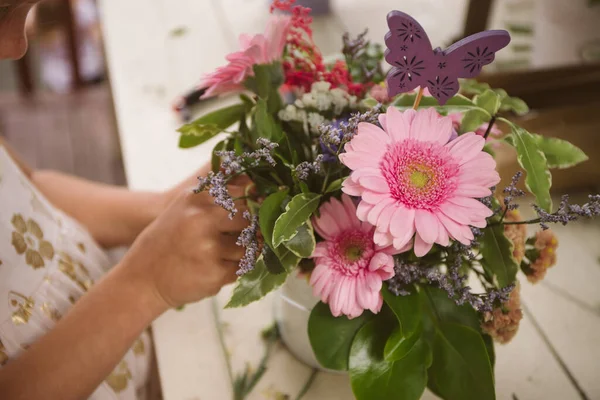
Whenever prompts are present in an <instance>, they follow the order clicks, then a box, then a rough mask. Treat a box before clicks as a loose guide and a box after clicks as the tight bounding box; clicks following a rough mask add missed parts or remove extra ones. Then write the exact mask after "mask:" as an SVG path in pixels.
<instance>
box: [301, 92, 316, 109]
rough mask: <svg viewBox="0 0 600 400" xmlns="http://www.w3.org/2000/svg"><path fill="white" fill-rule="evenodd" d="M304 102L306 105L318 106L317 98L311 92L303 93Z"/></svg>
mask: <svg viewBox="0 0 600 400" xmlns="http://www.w3.org/2000/svg"><path fill="white" fill-rule="evenodd" d="M302 103H303V104H304V106H305V107H316V106H317V103H316V102H315V98H314V97H313V95H312V94H311V93H304V94H303V95H302Z"/></svg>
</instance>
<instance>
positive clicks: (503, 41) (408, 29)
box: [385, 11, 510, 104]
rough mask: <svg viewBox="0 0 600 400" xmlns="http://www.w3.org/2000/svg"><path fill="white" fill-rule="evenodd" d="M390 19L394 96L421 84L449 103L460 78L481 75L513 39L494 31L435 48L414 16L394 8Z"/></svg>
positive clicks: (390, 86)
mask: <svg viewBox="0 0 600 400" xmlns="http://www.w3.org/2000/svg"><path fill="white" fill-rule="evenodd" d="M387 21H388V26H389V28H390V30H389V32H388V33H387V34H386V35H385V44H386V46H387V49H386V51H385V60H386V61H387V62H388V63H389V64H390V65H391V66H392V67H393V68H392V69H391V70H390V72H389V73H388V75H387V78H386V81H387V86H388V94H389V96H390V97H393V96H395V95H397V94H398V93H406V92H410V91H412V90H414V89H415V88H416V87H417V86H420V87H427V89H429V92H430V93H431V95H432V96H433V97H435V98H436V99H437V100H438V102H439V103H440V104H445V103H446V101H448V99H449V98H451V97H452V96H454V95H455V94H456V93H457V92H458V89H459V86H458V78H473V77H475V76H477V75H479V73H480V72H481V68H482V67H483V66H484V65H488V64H490V63H491V62H492V61H494V57H495V53H496V52H497V51H499V50H501V49H502V48H504V47H505V46H506V45H507V44H508V43H509V42H510V35H509V34H508V32H506V31H503V30H491V31H484V32H479V33H476V34H474V35H471V36H469V37H466V38H464V39H462V40H459V41H458V42H456V43H454V44H453V45H452V46H450V47H448V48H447V49H446V50H442V49H440V48H439V47H438V48H437V49H435V50H433V48H432V46H431V42H430V41H429V38H428V37H427V34H426V33H425V30H424V29H423V27H422V26H421V25H420V24H419V23H418V22H417V21H416V20H415V19H414V18H412V17H411V16H410V15H408V14H405V13H403V12H400V11H391V12H390V13H389V14H388V16H387Z"/></svg>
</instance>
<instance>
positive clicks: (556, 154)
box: [532, 133, 588, 169]
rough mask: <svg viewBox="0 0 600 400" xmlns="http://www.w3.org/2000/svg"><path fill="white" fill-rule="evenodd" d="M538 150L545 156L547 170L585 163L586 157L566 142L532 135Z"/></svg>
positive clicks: (577, 148) (578, 149)
mask: <svg viewBox="0 0 600 400" xmlns="http://www.w3.org/2000/svg"><path fill="white" fill-rule="evenodd" d="M532 135H533V137H534V138H535V140H536V142H537V145H538V147H539V149H540V150H542V152H543V153H544V155H545V156H546V162H547V163H548V168H559V169H563V168H570V167H573V166H575V165H577V164H579V163H581V162H584V161H587V160H588V156H587V155H586V154H585V153H584V152H583V151H582V150H581V149H580V148H579V147H577V146H575V145H574V144H571V143H569V142H567V141H566V140H562V139H558V138H552V137H546V136H542V135H537V134H535V133H532Z"/></svg>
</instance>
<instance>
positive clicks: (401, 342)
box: [381, 284, 421, 361]
mask: <svg viewBox="0 0 600 400" xmlns="http://www.w3.org/2000/svg"><path fill="white" fill-rule="evenodd" d="M381 294H382V295H383V300H384V301H385V303H386V304H387V305H388V307H390V309H391V310H392V312H393V313H394V314H395V315H396V318H397V319H398V324H399V325H398V328H397V329H396V330H394V332H393V333H392V336H390V338H389V339H388V341H387V342H386V344H385V349H384V353H383V354H384V357H385V360H386V361H394V360H399V359H401V358H403V357H405V356H406V354H407V353H408V352H409V351H410V350H411V349H412V347H413V346H414V344H415V343H416V342H417V340H418V339H419V337H420V336H421V306H420V300H419V294H418V293H417V292H416V291H414V292H413V293H411V294H410V295H408V296H396V295H394V294H393V293H391V292H390V291H389V289H388V288H387V284H386V285H384V287H383V288H382V290H381Z"/></svg>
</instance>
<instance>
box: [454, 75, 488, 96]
mask: <svg viewBox="0 0 600 400" xmlns="http://www.w3.org/2000/svg"><path fill="white" fill-rule="evenodd" d="M459 83H460V92H461V93H467V94H480V93H483V92H485V91H486V90H487V89H490V85H489V84H488V83H485V82H478V81H477V80H475V79H459Z"/></svg>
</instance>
